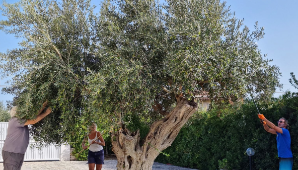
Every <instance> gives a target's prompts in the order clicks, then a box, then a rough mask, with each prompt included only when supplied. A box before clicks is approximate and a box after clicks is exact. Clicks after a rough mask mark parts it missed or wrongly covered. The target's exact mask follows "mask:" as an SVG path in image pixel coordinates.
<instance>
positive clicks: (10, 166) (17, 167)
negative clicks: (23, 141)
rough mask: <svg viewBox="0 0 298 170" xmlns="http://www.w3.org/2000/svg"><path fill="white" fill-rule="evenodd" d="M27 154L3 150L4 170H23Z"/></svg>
mask: <svg viewBox="0 0 298 170" xmlns="http://www.w3.org/2000/svg"><path fill="white" fill-rule="evenodd" d="M24 156H25V154H21V153H13V152H7V151H4V150H2V158H3V167H4V170H21V167H22V165H23V162H24Z"/></svg>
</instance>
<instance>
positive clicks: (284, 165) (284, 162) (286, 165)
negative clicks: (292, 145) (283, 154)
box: [279, 158, 293, 170]
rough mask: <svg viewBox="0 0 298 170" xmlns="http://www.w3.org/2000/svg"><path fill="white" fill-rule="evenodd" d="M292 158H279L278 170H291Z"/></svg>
mask: <svg viewBox="0 0 298 170" xmlns="http://www.w3.org/2000/svg"><path fill="white" fill-rule="evenodd" d="M292 166H293V159H292V158H280V159H279V170H292Z"/></svg>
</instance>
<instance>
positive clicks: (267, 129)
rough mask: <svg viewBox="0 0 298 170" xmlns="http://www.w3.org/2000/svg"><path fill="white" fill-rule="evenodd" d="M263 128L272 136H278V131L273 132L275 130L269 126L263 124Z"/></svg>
mask: <svg viewBox="0 0 298 170" xmlns="http://www.w3.org/2000/svg"><path fill="white" fill-rule="evenodd" d="M263 126H264V129H265V130H266V131H267V132H269V133H271V134H274V135H276V134H277V133H276V131H275V130H273V129H271V128H270V127H269V126H267V124H263Z"/></svg>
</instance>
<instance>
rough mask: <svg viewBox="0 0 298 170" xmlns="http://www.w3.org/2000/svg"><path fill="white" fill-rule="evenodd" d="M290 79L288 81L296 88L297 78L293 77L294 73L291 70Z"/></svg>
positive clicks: (297, 87)
mask: <svg viewBox="0 0 298 170" xmlns="http://www.w3.org/2000/svg"><path fill="white" fill-rule="evenodd" d="M291 77H292V78H291V79H290V80H289V81H290V83H291V84H292V85H293V86H294V87H295V88H296V89H298V80H297V79H296V77H295V74H294V73H293V72H291Z"/></svg>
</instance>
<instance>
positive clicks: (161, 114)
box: [0, 0, 280, 170]
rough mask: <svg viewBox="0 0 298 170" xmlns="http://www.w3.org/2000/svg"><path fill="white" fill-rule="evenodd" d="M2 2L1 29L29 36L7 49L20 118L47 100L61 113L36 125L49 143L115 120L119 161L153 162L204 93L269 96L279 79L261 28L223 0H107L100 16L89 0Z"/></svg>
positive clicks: (144, 165) (128, 164)
mask: <svg viewBox="0 0 298 170" xmlns="http://www.w3.org/2000/svg"><path fill="white" fill-rule="evenodd" d="M1 10H2V13H3V14H4V15H6V16H7V17H8V19H7V20H5V21H1V23H0V27H1V29H2V30H4V31H7V33H11V34H14V35H16V36H18V37H21V38H22V40H23V41H22V42H21V43H20V45H21V46H22V48H20V49H14V50H10V51H8V52H7V53H3V54H1V57H2V60H3V61H5V63H4V64H2V65H1V68H2V72H3V73H5V74H12V75H14V78H13V82H12V87H10V88H7V89H5V91H6V92H8V93H13V94H15V95H16V96H17V99H16V100H15V101H16V103H17V104H18V105H19V106H20V107H19V108H20V109H19V113H20V114H19V117H21V118H25V119H29V118H34V117H35V116H36V114H35V113H37V111H38V110H39V109H40V107H41V105H42V103H43V102H44V101H46V100H48V101H49V102H48V103H49V104H48V106H49V107H52V109H53V113H52V114H50V115H49V117H47V118H46V119H44V120H43V121H41V122H40V123H39V124H37V125H35V126H33V129H32V133H33V134H34V135H35V136H36V137H37V138H38V139H39V140H40V141H44V142H47V143H49V142H56V143H61V142H62V141H68V140H71V139H72V136H73V135H76V134H77V133H80V132H82V131H84V130H86V125H87V124H88V123H90V121H92V120H95V121H97V122H100V123H101V124H102V125H105V127H106V128H110V127H112V128H111V131H110V133H111V136H112V145H113V151H114V153H115V154H116V156H117V159H118V164H117V169H136V170H139V169H146V170H147V169H152V165H153V162H154V159H155V158H156V157H157V155H158V154H160V152H162V151H163V150H164V149H165V148H167V147H169V146H171V144H172V142H173V141H174V139H175V138H176V136H177V134H178V133H179V131H180V129H181V128H182V126H183V125H184V124H185V123H186V122H187V121H188V119H189V118H190V117H191V116H192V115H193V114H194V113H195V112H196V110H197V109H198V107H200V106H201V105H200V97H201V96H202V95H207V96H208V97H209V98H210V99H212V100H213V101H216V102H217V103H221V102H222V103H225V102H230V103H231V102H235V101H238V100H241V99H243V98H244V97H245V94H246V93H247V92H253V93H255V94H256V95H258V97H260V98H263V99H269V98H270V97H271V95H272V93H273V92H274V91H275V88H276V87H278V86H280V84H279V82H278V76H279V75H280V73H279V69H278V67H276V66H274V65H270V60H268V59H265V57H266V56H263V55H262V54H261V51H260V50H259V49H258V46H257V43H256V42H257V41H258V40H259V39H260V38H262V37H263V35H264V30H263V28H260V27H258V25H257V23H256V26H255V29H254V30H253V31H251V30H249V28H248V27H246V26H244V25H243V21H242V20H238V19H237V18H235V16H234V15H232V13H231V12H230V10H229V8H228V7H226V4H225V3H224V2H221V1H220V0H208V1H206V0H189V1H185V0H168V1H165V3H164V4H161V3H159V2H158V1H153V0H142V1H138V0H106V1H104V2H103V3H102V5H101V8H100V12H99V13H98V14H94V13H93V10H94V8H93V7H91V6H90V1H84V0H67V1H66V0H63V1H61V2H60V1H59V2H56V1H54V0H46V1H40V0H21V1H20V3H17V4H12V5H9V4H4V5H3V7H2V8H1ZM131 117H137V118H138V119H139V120H140V121H141V122H143V123H147V124H151V125H150V130H149V132H148V134H147V135H146V137H145V138H144V139H140V131H135V132H131V131H130V130H129V129H128V128H127V126H126V125H127V124H129V123H130V121H129V120H130V118H131ZM49 131H50V133H49Z"/></svg>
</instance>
